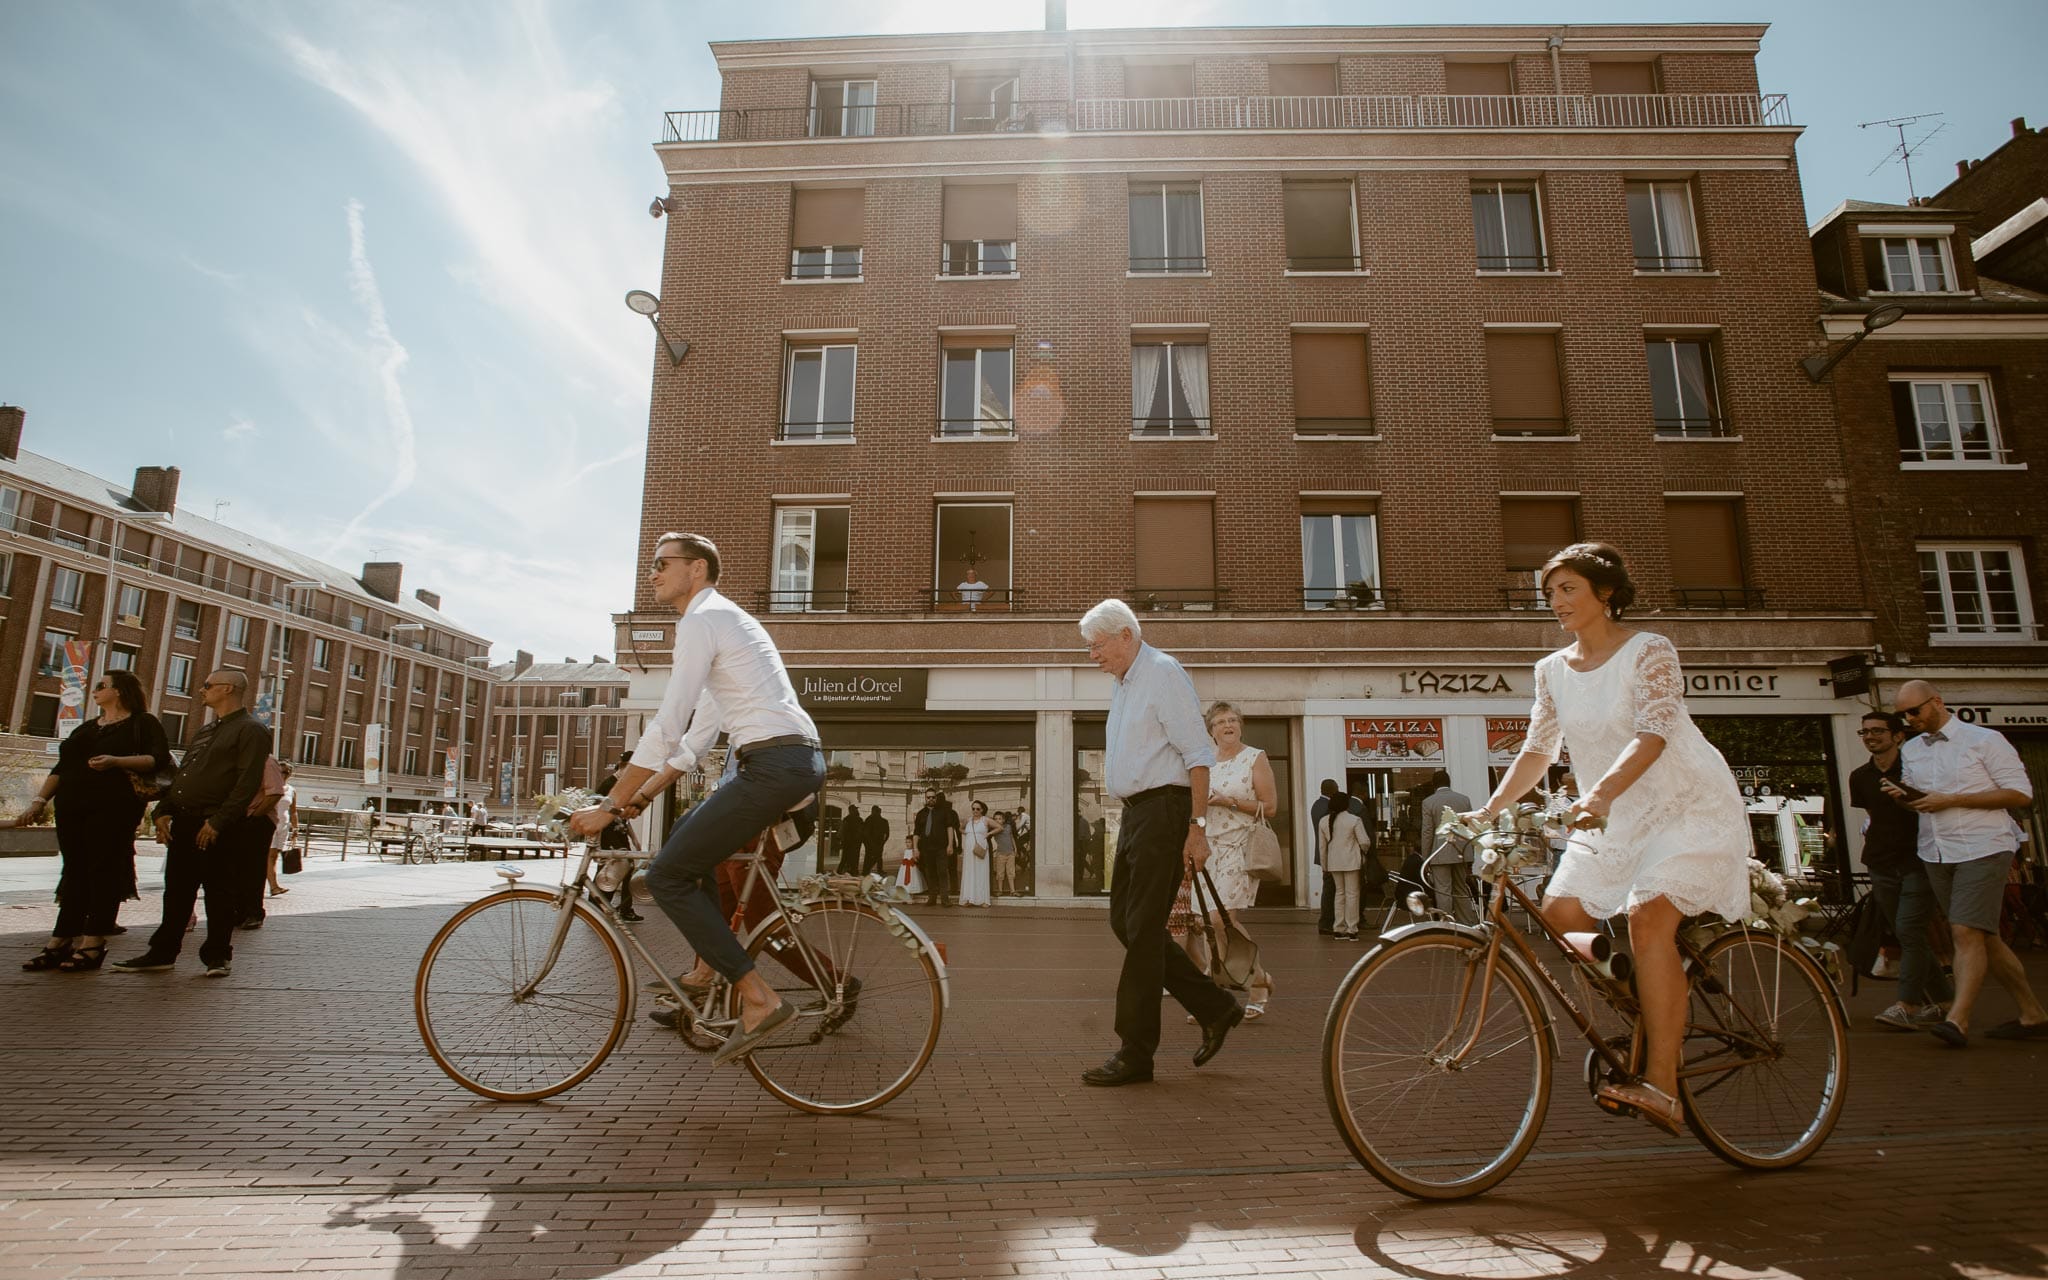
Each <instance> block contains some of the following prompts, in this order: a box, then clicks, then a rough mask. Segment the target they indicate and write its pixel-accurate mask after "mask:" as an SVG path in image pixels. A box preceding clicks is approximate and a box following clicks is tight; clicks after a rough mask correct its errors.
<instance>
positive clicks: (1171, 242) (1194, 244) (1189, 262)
mask: <svg viewBox="0 0 2048 1280" xmlns="http://www.w3.org/2000/svg"><path fill="white" fill-rule="evenodd" d="M1166 251H1167V253H1168V255H1169V256H1170V257H1171V258H1172V261H1171V262H1170V263H1169V264H1168V269H1169V270H1172V271H1200V270H1201V269H1202V189H1201V188H1200V187H1195V188H1192V189H1189V190H1182V191H1171V190H1170V191H1168V192H1167V193H1166Z"/></svg>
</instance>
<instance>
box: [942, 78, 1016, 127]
mask: <svg viewBox="0 0 2048 1280" xmlns="http://www.w3.org/2000/svg"><path fill="white" fill-rule="evenodd" d="M1018 121H1019V117H1018V114H1017V77H1016V75H1015V74H1014V73H1011V72H996V73H993V74H990V73H983V74H980V75H971V76H954V77H953V132H954V133H995V132H998V131H1000V130H1006V129H1014V128H1016V127H1017V124H1018Z"/></svg>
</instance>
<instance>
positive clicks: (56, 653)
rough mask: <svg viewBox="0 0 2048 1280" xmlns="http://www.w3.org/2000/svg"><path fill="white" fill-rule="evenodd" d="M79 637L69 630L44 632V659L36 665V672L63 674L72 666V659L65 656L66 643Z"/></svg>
mask: <svg viewBox="0 0 2048 1280" xmlns="http://www.w3.org/2000/svg"><path fill="white" fill-rule="evenodd" d="M77 638H78V637H77V636H76V635H74V634H73V633H72V632H69V631H45V632H43V660H42V662H41V663H39V664H38V665H37V667H36V674H37V675H43V676H61V675H63V674H64V672H65V670H66V669H67V668H68V667H69V666H70V659H69V658H67V657H65V656H64V644H65V642H66V641H69V640H76V639H77Z"/></svg>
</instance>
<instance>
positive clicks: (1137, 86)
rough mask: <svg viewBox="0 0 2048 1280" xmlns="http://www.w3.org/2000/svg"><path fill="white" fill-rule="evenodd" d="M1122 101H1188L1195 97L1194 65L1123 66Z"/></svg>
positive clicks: (1139, 64)
mask: <svg viewBox="0 0 2048 1280" xmlns="http://www.w3.org/2000/svg"><path fill="white" fill-rule="evenodd" d="M1124 96H1125V97H1126V98H1192V97H1194V96H1195V64H1194V63H1192V62H1176V63H1143V62H1127V63H1125V64H1124Z"/></svg>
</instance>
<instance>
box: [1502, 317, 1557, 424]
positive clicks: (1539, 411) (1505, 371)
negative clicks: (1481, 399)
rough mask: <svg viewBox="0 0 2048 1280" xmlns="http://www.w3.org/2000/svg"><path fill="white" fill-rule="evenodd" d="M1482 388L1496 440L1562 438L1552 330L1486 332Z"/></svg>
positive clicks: (1554, 344)
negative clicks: (1488, 403)
mask: <svg viewBox="0 0 2048 1280" xmlns="http://www.w3.org/2000/svg"><path fill="white" fill-rule="evenodd" d="M1486 385H1487V392H1488V395H1489V396H1490V398H1491V403H1492V407H1493V434H1495V435H1497V436H1561V435H1565V434H1567V433H1568V432H1569V430H1570V424H1569V422H1568V421H1567V420H1566V418H1565V412H1564V379H1563V376H1562V374H1561V373H1560V371H1559V359H1558V342H1557V333H1556V331H1555V330H1548V329H1545V330H1537V331H1533V332H1532V331H1530V330H1526V329H1488V330H1487V331H1486Z"/></svg>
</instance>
